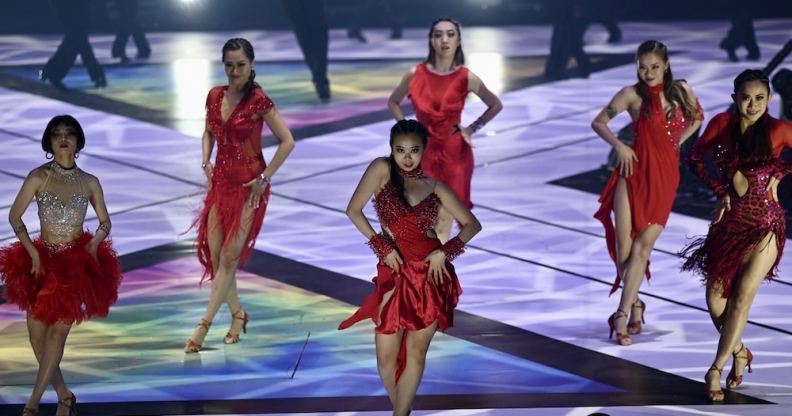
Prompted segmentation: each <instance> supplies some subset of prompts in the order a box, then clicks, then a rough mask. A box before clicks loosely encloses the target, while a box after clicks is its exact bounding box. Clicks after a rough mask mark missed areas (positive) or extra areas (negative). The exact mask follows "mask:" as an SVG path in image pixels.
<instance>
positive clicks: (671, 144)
mask: <svg viewBox="0 0 792 416" xmlns="http://www.w3.org/2000/svg"><path fill="white" fill-rule="evenodd" d="M648 93H649V100H644V102H642V103H641V109H640V114H639V116H638V119H637V120H636V121H635V122H634V123H633V135H634V137H635V144H634V145H633V150H634V151H635V155H636V156H637V157H638V161H637V162H633V173H632V176H630V177H629V178H625V180H626V182H627V196H628V199H629V201H630V214H631V218H632V232H631V234H630V237H631V238H632V239H633V240H634V239H635V238H636V237H637V236H638V234H640V233H641V231H643V229H644V228H646V227H647V226H649V225H651V224H657V225H660V226H663V227H665V225H666V222H667V221H668V216H669V215H671V207H672V206H673V205H674V199H675V198H676V192H677V187H678V186H679V141H680V139H681V136H682V131H683V130H685V128H687V126H688V124H689V120H687V119H686V118H685V116H684V113H683V112H682V109H681V108H679V107H677V108H676V109H675V110H674V111H673V112H672V113H671V114H670V115H669V117H666V114H665V113H664V111H663V105H662V101H661V99H660V94H662V93H663V84H660V85H657V86H654V87H649V88H648ZM696 105H697V108H696V118H697V119H698V120H703V119H704V112H703V110H702V109H701V106H700V105H699V104H698V103H696ZM618 179H619V172H618V169H614V170H613V172H612V173H611V175H610V177H609V178H608V182H607V183H606V184H605V189H603V191H602V194H600V198H599V202H600V204H601V205H600V208H599V210H597V212H596V213H595V214H594V218H596V219H598V220H600V222H602V225H603V226H604V227H605V239H606V241H607V245H608V254H610V257H611V259H613V261H614V263H616V262H617V261H618V260H617V256H616V230H615V228H614V226H613V221H612V220H611V211H613V197H614V195H615V193H616V182H617V181H618ZM650 277H651V273H650V272H649V265H648V264H647V265H646V278H647V279H649V278H650ZM620 284H621V276H620V275H619V270H618V266H617V268H616V279H615V281H614V283H613V286H612V287H611V291H610V293H611V294H613V293H614V292H616V290H617V289H618V288H619V285H620Z"/></svg>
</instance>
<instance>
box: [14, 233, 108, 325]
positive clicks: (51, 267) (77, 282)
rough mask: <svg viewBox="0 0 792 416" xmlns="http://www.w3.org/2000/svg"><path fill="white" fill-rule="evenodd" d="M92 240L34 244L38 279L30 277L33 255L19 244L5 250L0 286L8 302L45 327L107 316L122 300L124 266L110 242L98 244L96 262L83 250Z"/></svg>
mask: <svg viewBox="0 0 792 416" xmlns="http://www.w3.org/2000/svg"><path fill="white" fill-rule="evenodd" d="M91 238H93V235H92V234H91V233H88V232H85V233H83V234H82V235H80V236H79V237H77V238H76V239H74V240H73V241H71V242H69V243H66V244H59V245H51V244H45V243H44V241H42V240H41V239H40V238H39V239H36V240H34V241H33V244H34V245H35V246H36V250H38V252H39V258H40V259H41V268H42V271H43V274H42V275H41V276H40V277H39V278H36V276H34V275H33V274H32V273H31V272H30V269H31V267H32V262H31V259H30V255H29V254H28V252H27V250H25V247H23V246H22V244H21V243H19V242H16V243H14V244H11V245H10V246H7V247H3V248H1V249H0V281H2V282H3V283H4V284H5V290H4V292H3V296H4V297H5V299H6V300H7V301H8V302H9V303H12V304H15V305H17V306H18V307H19V309H21V310H24V311H27V312H28V313H29V314H31V315H32V316H33V317H35V318H36V319H38V320H39V321H41V322H43V323H45V324H47V325H52V324H55V323H56V322H62V323H66V324H79V323H80V322H82V321H83V320H85V319H89V318H93V317H104V316H107V314H108V312H109V311H110V305H112V304H114V303H115V302H116V300H117V299H118V286H119V285H120V284H121V265H120V264H119V263H118V256H117V255H116V252H115V250H113V246H112V243H111V242H110V241H109V240H105V241H103V242H102V243H101V244H99V248H98V250H97V259H94V258H93V257H92V256H91V255H90V254H89V253H88V251H87V250H86V249H85V246H86V245H87V244H88V242H89V241H90V240H91ZM97 260H98V261H97Z"/></svg>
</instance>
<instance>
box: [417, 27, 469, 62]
mask: <svg viewBox="0 0 792 416" xmlns="http://www.w3.org/2000/svg"><path fill="white" fill-rule="evenodd" d="M440 22H450V23H451V24H453V25H454V27H455V28H456V31H457V36H458V37H459V46H457V50H456V52H454V66H462V65H464V64H465V53H464V52H462V26H460V25H459V22H457V21H456V20H454V19H452V18H450V17H441V18H439V19H437V20H435V21H434V22H432V25H431V26H429V55H427V56H426V59H424V63H428V64H432V66H434V65H435V61H436V60H437V54H436V53H435V50H434V48H433V47H432V33H434V30H435V26H436V25H437V24H438V23H440Z"/></svg>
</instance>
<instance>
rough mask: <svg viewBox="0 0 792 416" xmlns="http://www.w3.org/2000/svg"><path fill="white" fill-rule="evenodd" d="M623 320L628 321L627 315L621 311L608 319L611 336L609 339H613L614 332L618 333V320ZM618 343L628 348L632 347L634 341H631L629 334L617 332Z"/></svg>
mask: <svg viewBox="0 0 792 416" xmlns="http://www.w3.org/2000/svg"><path fill="white" fill-rule="evenodd" d="M621 318H624V319H627V314H626V313H625V312H624V311H623V310H621V309H619V310H617V311H616V312H614V313H613V314H612V315H611V316H610V317H609V318H608V326H609V327H610V336H609V337H608V338H609V339H613V332H614V331H616V320H617V319H621ZM616 343H617V344H619V345H623V346H628V345H632V339H630V336H629V335H627V334H621V333H619V332H616Z"/></svg>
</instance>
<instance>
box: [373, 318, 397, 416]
mask: <svg viewBox="0 0 792 416" xmlns="http://www.w3.org/2000/svg"><path fill="white" fill-rule="evenodd" d="M401 339H402V331H398V332H396V333H395V334H374V342H375V343H376V346H377V372H379V376H380V380H382V385H383V386H385V390H386V391H387V392H388V398H389V399H390V402H391V405H392V406H393V407H394V408H395V407H396V367H398V362H397V359H398V357H399V348H400V347H401Z"/></svg>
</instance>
